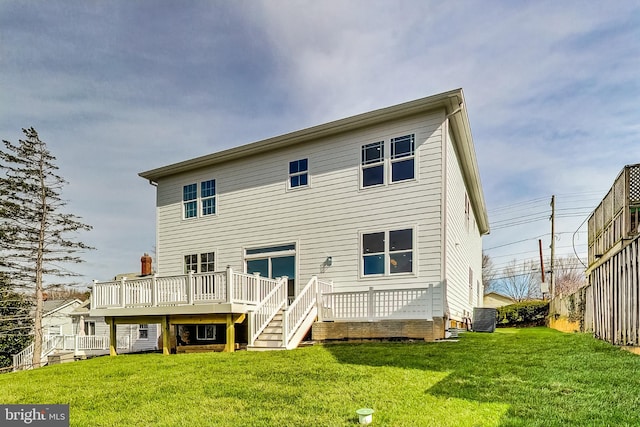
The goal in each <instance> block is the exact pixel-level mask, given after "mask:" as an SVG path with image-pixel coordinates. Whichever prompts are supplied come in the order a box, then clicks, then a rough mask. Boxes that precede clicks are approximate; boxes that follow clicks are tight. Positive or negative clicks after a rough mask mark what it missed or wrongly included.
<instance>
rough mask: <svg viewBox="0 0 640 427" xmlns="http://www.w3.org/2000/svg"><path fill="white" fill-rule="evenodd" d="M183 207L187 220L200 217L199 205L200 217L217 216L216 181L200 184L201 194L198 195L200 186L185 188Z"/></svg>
mask: <svg viewBox="0 0 640 427" xmlns="http://www.w3.org/2000/svg"><path fill="white" fill-rule="evenodd" d="M182 205H183V216H184V218H185V219H187V218H196V217H197V216H198V205H200V216H207V215H215V214H216V180H215V179H210V180H208V181H202V182H201V183H200V194H198V184H187V185H185V186H183V187H182Z"/></svg>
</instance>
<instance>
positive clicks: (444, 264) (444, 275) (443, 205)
mask: <svg viewBox="0 0 640 427" xmlns="http://www.w3.org/2000/svg"><path fill="white" fill-rule="evenodd" d="M442 126H443V128H444V129H443V130H442V147H441V150H442V156H440V158H441V159H442V177H441V179H442V183H443V184H442V196H441V197H440V204H441V208H440V210H441V215H442V230H441V232H442V240H441V242H442V243H441V245H442V249H441V250H442V257H441V260H442V262H441V265H440V271H441V272H442V318H443V321H444V322H445V325H444V327H445V329H448V328H449V325H448V321H449V304H448V303H447V285H448V283H447V147H448V140H449V116H448V115H447V116H445V118H444V121H443V122H442Z"/></svg>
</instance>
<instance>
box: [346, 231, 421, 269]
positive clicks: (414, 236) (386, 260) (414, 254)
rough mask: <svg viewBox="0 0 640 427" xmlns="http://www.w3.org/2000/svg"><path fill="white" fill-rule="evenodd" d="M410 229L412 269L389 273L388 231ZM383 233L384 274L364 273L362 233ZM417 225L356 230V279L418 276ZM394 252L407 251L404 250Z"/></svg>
mask: <svg viewBox="0 0 640 427" xmlns="http://www.w3.org/2000/svg"><path fill="white" fill-rule="evenodd" d="M409 228H410V229H411V230H412V236H411V238H412V248H411V252H412V257H411V259H412V265H411V266H412V271H410V272H406V273H391V272H390V271H389V263H390V258H391V256H390V251H389V232H390V231H398V230H406V229H409ZM383 232H384V233H385V242H384V274H367V275H365V274H364V247H363V246H362V236H363V235H364V234H372V233H383ZM417 237H418V226H417V225H416V224H409V225H397V226H392V227H379V228H367V229H364V230H359V231H358V276H359V278H358V280H363V281H367V280H376V279H378V280H379V279H393V278H396V277H418V247H417V246H418V242H417ZM394 252H408V251H406V250H402V251H394Z"/></svg>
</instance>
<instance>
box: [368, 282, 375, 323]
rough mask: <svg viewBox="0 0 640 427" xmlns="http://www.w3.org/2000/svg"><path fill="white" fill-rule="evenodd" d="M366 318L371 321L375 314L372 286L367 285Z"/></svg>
mask: <svg viewBox="0 0 640 427" xmlns="http://www.w3.org/2000/svg"><path fill="white" fill-rule="evenodd" d="M367 302H368V304H367V319H368V320H369V321H370V322H371V321H373V318H374V316H375V301H374V300H373V287H372V286H370V287H369V292H368V297H367Z"/></svg>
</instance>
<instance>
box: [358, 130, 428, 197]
mask: <svg viewBox="0 0 640 427" xmlns="http://www.w3.org/2000/svg"><path fill="white" fill-rule="evenodd" d="M386 144H387V142H386V141H378V142H374V143H371V144H366V145H363V146H362V152H361V158H360V169H361V171H362V179H361V186H362V187H363V188H366V187H373V186H378V185H384V184H388V183H393V182H401V181H408V180H412V179H414V178H415V176H416V139H415V135H414V134H410V135H404V136H399V137H396V138H391V139H390V140H389V143H388V145H386ZM385 145H386V149H388V150H389V156H388V157H386V156H385V151H386V149H385Z"/></svg>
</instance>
